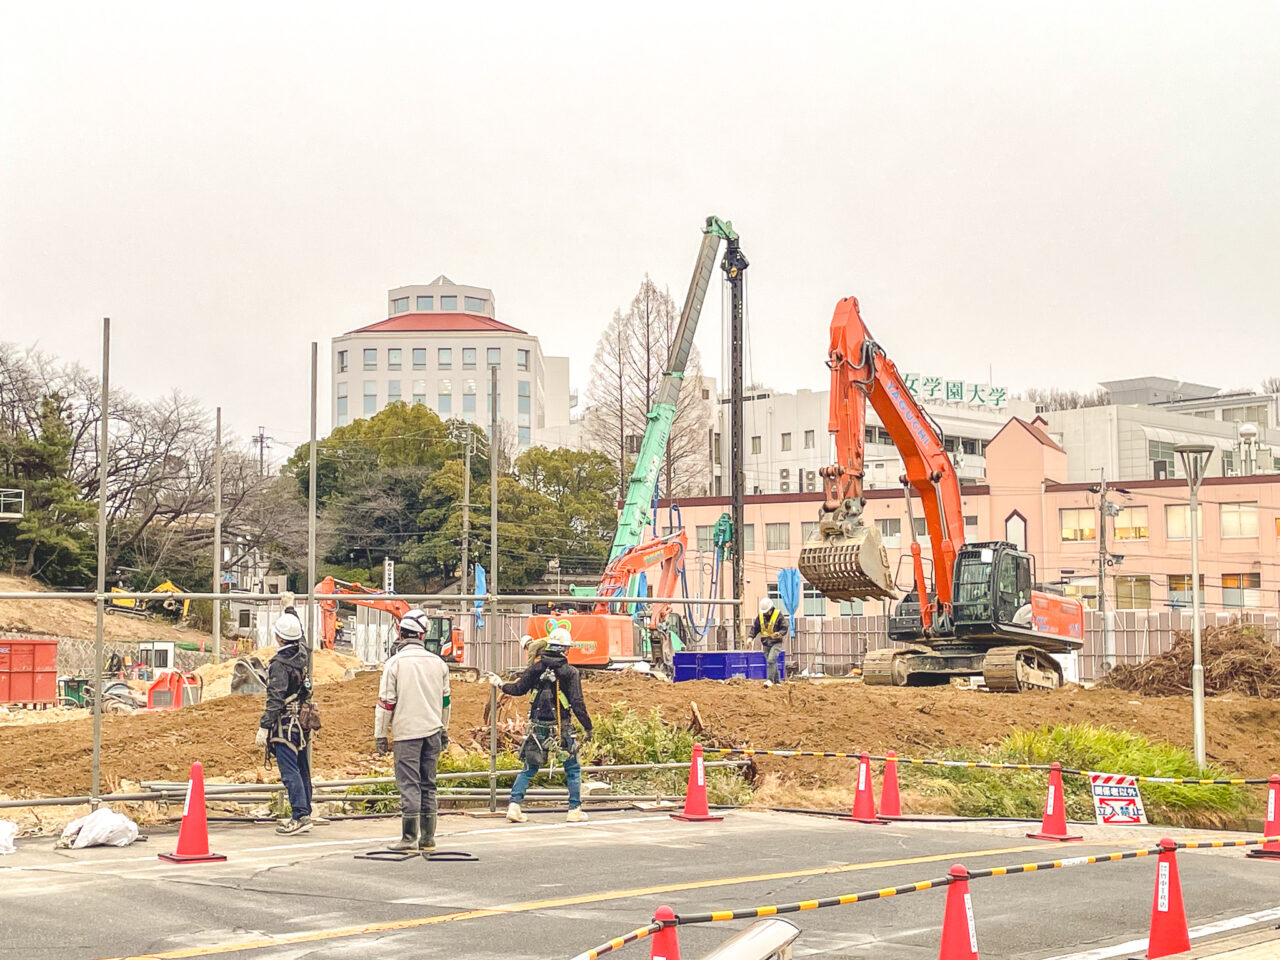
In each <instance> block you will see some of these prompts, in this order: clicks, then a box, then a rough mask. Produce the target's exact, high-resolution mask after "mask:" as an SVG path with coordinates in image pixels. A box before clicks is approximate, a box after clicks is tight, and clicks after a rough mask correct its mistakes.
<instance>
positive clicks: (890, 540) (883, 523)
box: [876, 517, 902, 547]
mask: <svg viewBox="0 0 1280 960" xmlns="http://www.w3.org/2000/svg"><path fill="white" fill-rule="evenodd" d="M876 527H878V528H879V530H880V539H882V540H883V541H884V545H885V546H886V547H896V546H898V544H899V543H900V542H901V541H902V521H901V520H899V519H898V518H897V517H889V518H888V519H885V520H877V521H876Z"/></svg>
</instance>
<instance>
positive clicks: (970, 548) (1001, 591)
mask: <svg viewBox="0 0 1280 960" xmlns="http://www.w3.org/2000/svg"><path fill="white" fill-rule="evenodd" d="M1034 583H1035V560H1034V559H1033V558H1032V556H1031V555H1030V554H1029V553H1023V552H1022V551H1021V550H1018V549H1017V548H1016V547H1014V546H1013V544H1011V543H1004V542H1000V541H994V542H990V543H973V544H966V545H965V546H964V547H962V548H961V550H960V552H959V553H958V554H957V555H956V574H955V599H954V602H953V618H954V621H955V628H956V635H957V636H964V635H966V634H972V633H984V634H985V633H987V632H990V631H991V630H992V629H994V628H995V627H996V626H997V625H998V624H1004V625H1006V626H1020V627H1029V626H1030V625H1031V621H1030V614H1029V610H1030V606H1031V591H1032V585H1033V584H1034ZM1020 613H1021V616H1020Z"/></svg>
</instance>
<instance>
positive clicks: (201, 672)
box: [196, 647, 364, 700]
mask: <svg viewBox="0 0 1280 960" xmlns="http://www.w3.org/2000/svg"><path fill="white" fill-rule="evenodd" d="M279 649H280V648H279V647H263V648H262V649H260V650H255V651H254V652H253V655H254V656H256V657H258V658H259V659H260V660H262V662H263V663H267V662H269V661H270V660H271V658H272V657H274V656H275V655H276V653H277V651H279ZM363 668H364V664H363V663H362V662H361V660H360V658H359V657H349V656H347V655H346V654H343V653H337V652H335V651H333V650H317V651H315V653H314V654H312V657H311V679H312V681H313V682H314V683H337V682H338V681H340V680H350V679H351V678H352V677H354V676H355V674H356V673H358V672H359V671H360V670H362V669H363ZM234 671H235V660H234V659H233V660H224V661H222V663H219V664H216V665H215V664H212V663H206V664H204V665H202V666H199V667H196V674H197V675H198V676H199V677H200V680H201V683H202V684H203V686H202V687H201V696H202V697H203V699H205V700H213V699H216V698H217V697H225V696H228V695H230V693H231V675H232V673H233V672H234Z"/></svg>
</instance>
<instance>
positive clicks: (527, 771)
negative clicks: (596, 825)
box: [509, 733, 582, 809]
mask: <svg viewBox="0 0 1280 960" xmlns="http://www.w3.org/2000/svg"><path fill="white" fill-rule="evenodd" d="M565 747H566V749H567V750H568V751H569V757H568V759H567V760H565V762H564V778H565V782H566V783H567V784H568V787H569V809H573V808H574V807H580V806H582V764H581V763H579V762H578V751H577V750H575V749H574V737H573V734H572V733H566V734H565ZM541 769H542V768H541V767H537V766H534V765H533V764H532V763H530V762H529V761H528V760H526V761H525V762H524V769H523V770H521V771H520V773H519V775H518V776H517V777H516V782H515V783H514V784H513V785H512V787H511V797H510V799H509V802H510V803H520V802H521V801H522V800H524V795H525V792H526V791H527V790H528V789H529V784H530V783H532V782H533V778H534V777H535V776H536V775H537V773H538V771H539V770H541Z"/></svg>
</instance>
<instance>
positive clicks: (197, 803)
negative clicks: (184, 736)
mask: <svg viewBox="0 0 1280 960" xmlns="http://www.w3.org/2000/svg"><path fill="white" fill-rule="evenodd" d="M159 856H160V859H161V860H168V861H169V862H170V863H215V862H219V861H222V860H225V859H227V858H226V857H225V856H223V855H222V854H220V853H210V852H209V818H208V814H207V812H206V810H205V807H204V765H203V764H202V763H200V762H199V761H196V762H195V763H193V764H191V778H190V779H189V780H188V781H187V799H186V802H185V803H184V804H183V805H182V825H181V826H179V827H178V847H177V849H176V850H174V851H173V853H162V854H160V855H159Z"/></svg>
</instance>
